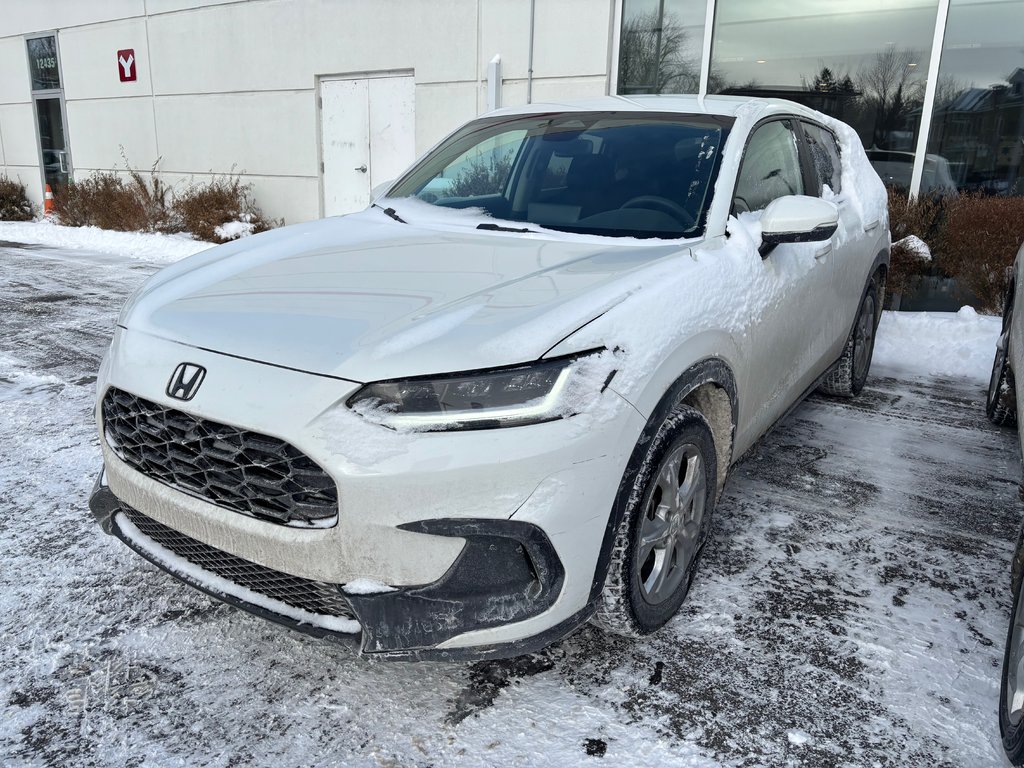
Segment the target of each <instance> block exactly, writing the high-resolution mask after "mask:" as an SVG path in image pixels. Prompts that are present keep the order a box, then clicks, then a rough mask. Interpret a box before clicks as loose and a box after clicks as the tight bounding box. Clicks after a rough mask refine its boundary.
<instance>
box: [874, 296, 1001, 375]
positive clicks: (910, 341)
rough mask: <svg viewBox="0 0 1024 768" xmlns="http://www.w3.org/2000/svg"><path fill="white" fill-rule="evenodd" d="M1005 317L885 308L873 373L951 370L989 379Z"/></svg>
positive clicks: (965, 310) (970, 311)
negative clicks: (896, 310)
mask: <svg viewBox="0 0 1024 768" xmlns="http://www.w3.org/2000/svg"><path fill="white" fill-rule="evenodd" d="M1001 327H1002V321H1001V320H1000V318H998V317H988V316H985V315H979V314H978V313H977V312H975V311H974V310H973V309H972V308H971V307H964V308H963V309H961V310H960V311H959V312H883V313H882V322H881V324H880V325H879V326H878V336H877V338H876V340H875V356H874V360H873V362H872V365H871V372H872V373H873V374H887V375H894V374H895V375H904V376H906V375H907V374H909V375H911V376H914V377H918V378H924V377H932V376H947V377H956V378H964V379H969V380H971V381H975V382H978V383H986V382H988V377H989V373H990V372H991V370H992V358H993V356H994V355H995V351H996V340H997V339H998V338H999V332H1000V329H1001Z"/></svg>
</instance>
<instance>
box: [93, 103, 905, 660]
mask: <svg viewBox="0 0 1024 768" xmlns="http://www.w3.org/2000/svg"><path fill="white" fill-rule="evenodd" d="M888 254H889V228H888V218H887V213H886V198H885V192H884V189H883V187H882V184H881V182H880V180H879V178H878V176H877V175H876V174H875V172H874V171H873V170H872V169H871V165H870V164H869V162H868V160H867V158H866V157H865V154H864V151H863V149H862V148H861V146H860V143H859V141H858V140H857V136H856V134H855V133H854V132H853V131H852V130H851V129H850V128H848V127H847V126H845V125H843V124H842V123H838V122H836V121H834V120H832V119H830V118H827V117H825V116H824V115H821V114H818V113H817V112H814V111H812V110H809V109H806V108H804V107H801V106H799V105H797V104H793V103H789V102H784V101H774V100H750V99H739V98H727V97H709V98H704V99H698V98H696V97H684V96H660V97H658V96H652V97H635V98H616V97H607V98H602V99H597V100H593V101H587V102H580V103H574V104H557V105H532V106H529V107H522V108H515V109H506V110H501V111H498V112H493V113H491V114H488V115H486V116H484V117H482V118H480V119H478V120H474V121H473V122H470V123H468V124H467V125H465V126H463V127H462V128H460V129H459V130H457V131H456V132H455V133H453V134H452V135H451V136H449V137H448V138H447V139H445V140H444V141H442V142H441V143H440V144H439V145H438V146H437V147H435V148H434V149H433V150H431V151H430V152H429V153H428V154H427V155H426V156H425V157H424V158H423V159H421V160H420V161H419V162H417V163H416V164H415V165H414V166H413V167H412V168H411V169H410V170H409V171H408V172H407V173H406V174H405V175H404V176H403V177H402V178H400V179H399V180H398V181H397V182H395V183H393V184H392V185H391V186H390V187H389V188H388V189H387V190H386V192H384V193H383V194H382V195H380V196H379V197H378V198H377V199H376V201H375V202H374V204H373V205H372V206H371V207H369V208H367V209H366V210H365V211H362V212H360V213H357V214H353V215H351V216H345V217H341V218H330V219H326V220H322V221H316V222H313V223H309V224H300V225H296V226H291V227H286V228H284V229H279V230H276V231H273V232H268V233H266V234H262V235H258V236H256V237H252V238H247V239H245V240H241V241H238V242H235V243H231V244H229V245H224V246H221V247H219V248H214V249H212V250H209V251H206V252H204V253H201V254H199V255H196V256H193V257H191V258H189V259H186V260H185V261H182V262H180V263H178V264H175V265H174V266H171V267H169V268H167V269H164V270H163V271H161V272H160V273H158V274H157V275H155V276H154V277H152V278H151V279H150V280H149V281H148V282H147V283H146V284H145V285H144V286H143V287H142V288H141V289H140V290H139V291H138V292H137V293H136V294H135V295H134V296H133V297H132V298H131V299H130V300H129V302H128V303H127V305H126V306H125V308H124V310H123V311H122V313H121V316H120V318H119V319H118V322H117V329H116V331H115V334H114V339H113V342H112V344H111V347H110V351H109V353H108V354H107V356H106V358H105V359H104V362H103V364H102V368H101V371H100V375H99V380H98V383H97V389H98V399H97V406H96V417H97V420H98V423H99V430H100V436H101V445H102V450H103V461H104V471H103V473H102V474H101V475H100V478H99V479H98V480H97V484H96V488H95V490H94V493H93V495H92V498H91V501H90V507H91V508H92V510H93V513H94V514H95V516H96V517H97V518H98V520H99V522H100V523H101V525H102V526H103V528H104V530H106V531H107V532H109V533H113V534H115V535H116V536H118V537H119V538H121V539H122V540H123V541H124V542H125V543H126V544H128V545H129V546H130V547H132V548H133V549H135V550H136V551H137V552H139V553H140V554H141V555H143V556H144V557H146V558H148V559H149V560H151V561H153V562H154V563H156V564H157V565H159V566H160V567H162V568H164V569H166V570H167V571H169V572H170V573H172V574H174V575H175V576H177V577H179V578H181V579H183V580H185V581H186V582H189V583H190V584H192V585H193V586H195V587H198V588H199V589H202V590H204V591H206V592H208V593H210V594H212V595H214V596H216V597H218V598H220V599H222V600H225V601H227V602H229V603H232V604H234V605H237V606H239V607H241V608H244V609H246V610H249V611H252V612H254V613H257V614H260V615H263V616H265V617H267V618H270V619H273V620H275V621H280V622H283V623H286V624H289V625H291V626H293V627H295V628H296V629H300V630H303V631H306V632H310V633H312V634H315V635H318V636H326V637H332V638H338V637H344V636H351V635H354V634H358V635H359V636H361V650H362V652H363V653H366V654H372V655H374V656H380V657H387V658H412V659H415V658H432V659H459V658H481V657H498V656H511V655H516V654H519V653H524V652H527V651H530V650H534V649H537V648H540V647H542V646H544V645H546V644H548V643H550V642H552V641H553V640H555V639H557V638H559V637H562V636H563V635H565V634H566V633H568V632H570V631H572V630H573V629H574V628H576V627H578V626H579V625H581V624H582V623H584V622H586V621H588V620H592V621H594V622H596V623H597V624H599V625H600V626H602V627H605V628H607V629H609V630H611V631H614V632H618V633H622V634H627V635H640V634H644V633H649V632H652V631H654V630H656V629H658V628H659V627H661V626H662V625H663V624H665V623H666V622H667V621H668V620H669V619H670V618H671V617H672V616H673V615H674V614H675V613H676V611H677V609H678V608H679V606H680V604H681V603H682V601H683V599H684V597H685V596H686V593H687V590H688V589H689V586H690V583H691V581H692V579H693V576H694V572H695V568H696V564H697V562H698V559H699V556H700V553H701V549H702V547H703V546H704V544H705V542H706V541H707V539H708V533H709V531H710V528H711V514H712V509H713V508H714V506H715V502H716V499H717V497H718V495H719V494H720V492H721V489H722V486H723V484H724V481H725V478H726V475H727V473H728V471H729V468H730V466H731V465H732V464H733V463H734V462H735V461H736V460H737V459H738V457H740V456H741V455H742V454H743V453H744V452H745V451H747V450H748V449H749V448H750V447H751V445H752V444H753V443H754V442H755V441H756V440H757V439H758V438H759V437H761V436H762V435H763V434H765V432H766V431H767V430H768V429H770V428H771V427H772V425H773V424H775V423H776V422H777V421H778V420H779V419H781V418H782V417H783V416H784V415H785V414H786V413H787V412H788V411H789V410H790V409H791V408H793V407H794V406H795V405H796V404H797V403H799V402H800V400H801V398H803V397H804V396H805V395H806V394H808V393H809V392H811V391H813V390H814V389H815V388H821V389H824V390H825V391H826V392H829V393H832V394H837V395H844V396H852V395H855V394H857V392H858V391H859V390H860V388H861V387H862V386H863V384H864V380H865V378H866V376H867V372H868V367H869V365H870V362H871V352H872V343H873V338H874V332H875V327H876V324H877V320H878V317H879V313H880V308H881V302H882V297H883V291H884V284H885V275H886V270H887V268H888V259H889V255H888Z"/></svg>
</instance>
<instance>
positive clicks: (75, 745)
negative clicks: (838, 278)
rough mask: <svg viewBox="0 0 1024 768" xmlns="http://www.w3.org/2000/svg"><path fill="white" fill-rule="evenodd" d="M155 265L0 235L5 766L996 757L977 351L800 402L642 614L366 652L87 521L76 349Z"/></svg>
mask: <svg viewBox="0 0 1024 768" xmlns="http://www.w3.org/2000/svg"><path fill="white" fill-rule="evenodd" d="M156 266H157V265H155V264H151V263H147V262H144V261H132V260H125V259H123V258H122V259H115V258H112V257H100V256H96V255H91V254H89V253H87V252H84V251H67V252H57V251H53V250H48V249H45V248H4V247H0V444H2V445H3V451H2V452H0V508H2V510H3V516H2V518H0V520H2V522H0V526H2V531H3V537H2V544H0V547H2V552H0V562H2V563H3V568H2V570H0V631H2V642H0V701H2V702H3V718H2V720H0V764H3V765H5V766H7V765H39V766H71V765H87V764H88V765H111V766H114V765H117V766H124V765H132V766H140V765H143V764H145V765H155V766H196V765H210V766H240V765H267V766H275V767H276V766H307V765H317V766H334V765H339V766H340V765H344V766H448V765H458V766H463V765H466V766H474V765H481V766H491V765H501V766H520V765H521V766H532V765H557V766H563V765H580V764H582V765H595V766H596V765H615V766H630V765H638V766H639V765H643V766H712V765H729V766H755V765H768V766H790V765H792V766H813V767H814V768H819V767H826V768H827V767H828V766H847V765H850V766H874V765H877V766H971V768H974V767H977V766H997V765H1002V762H1001V756H1000V755H1001V753H1000V749H999V743H998V727H997V723H996V698H997V695H998V688H999V664H1000V660H1001V656H1002V645H1003V638H1004V634H1005V630H1006V622H1007V618H1008V613H1009V589H1008V583H1009V559H1010V554H1011V548H1012V542H1013V540H1014V537H1015V536H1016V531H1017V527H1018V524H1019V520H1020V515H1021V505H1020V503H1019V501H1018V495H1017V489H1018V481H1019V480H1020V468H1019V463H1018V458H1017V457H1018V450H1017V445H1016V440H1015V436H1014V434H1013V433H1012V432H1010V431H1005V430H998V429H995V428H993V427H991V426H989V425H988V423H987V422H986V421H985V418H984V408H983V401H984V391H983V390H984V387H983V385H982V384H980V383H979V382H978V380H977V379H978V378H979V376H976V377H975V380H965V379H962V378H958V379H929V378H920V377H914V376H902V375H900V377H894V376H893V372H894V371H896V370H898V367H897V368H893V367H892V366H886V367H883V368H882V369H881V372H882V375H881V376H875V377H873V378H872V379H871V380H870V381H869V386H868V388H867V389H866V390H865V392H864V393H863V395H862V396H861V397H860V398H859V399H857V400H855V401H852V402H840V401H835V400H827V399H822V398H812V399H811V400H810V401H808V402H807V403H806V404H804V405H803V406H802V407H801V408H800V409H799V410H797V411H796V412H795V414H794V415H793V416H791V417H790V418H789V419H788V420H787V421H786V422H785V423H784V424H783V425H782V426H781V427H780V428H779V429H778V430H776V431H775V432H774V433H773V434H772V435H770V436H769V437H768V438H767V439H766V440H765V441H763V442H762V444H761V445H760V446H759V447H758V448H757V449H756V450H755V451H754V452H753V453H752V455H750V456H749V457H748V458H747V459H746V460H745V461H744V462H743V463H742V464H741V465H740V466H739V467H738V468H737V469H736V470H735V473H734V474H733V476H732V479H731V481H730V482H729V485H728V487H727V489H726V494H725V497H724V499H723V501H722V503H721V504H720V506H719V508H718V510H717V519H716V524H715V534H714V538H713V540H712V541H711V543H710V545H709V549H708V551H707V553H706V555H705V560H704V567H703V570H702V571H701V573H700V575H699V576H698V578H697V580H696V582H695V584H694V587H693V590H692V592H691V596H690V599H689V601H688V603H687V605H686V606H685V607H684V609H683V611H682V613H681V615H680V616H679V617H678V618H676V619H675V620H674V621H673V622H672V623H671V624H670V625H669V626H668V627H667V628H666V629H665V630H664V631H662V632H660V633H658V634H657V635H655V636H653V637H650V638H647V639H645V640H642V641H638V642H633V641H626V640H622V639H617V638H609V637H607V636H604V635H602V634H601V633H599V632H597V631H595V630H592V629H589V628H587V629H584V630H582V631H581V632H579V633H578V634H576V635H574V636H573V637H571V638H569V639H568V640H566V641H564V642H562V643H560V644H558V645H556V646H555V647H553V648H551V649H550V650H549V651H547V652H545V653H543V654H538V655H535V656H531V657H526V658H521V659H516V660H513V661H509V662H490V663H481V664H469V665H440V664H420V665H415V664H387V663H372V662H369V661H366V660H363V659H360V658H358V657H356V656H355V654H354V653H353V651H352V650H351V649H350V648H348V647H347V646H338V645H331V644H324V643H320V642H318V641H315V640H313V639H311V638H308V637H306V636H303V635H300V634H298V633H294V632H290V631H288V630H286V629H283V628H280V627H277V626H275V625H273V624H269V623H267V622H265V621H262V620H260V619H257V618H255V617H251V616H248V615H247V614H244V613H240V612H238V611H236V610H234V609H232V608H229V607H226V606H223V605H219V604H217V603H214V602H212V601H211V600H210V599H209V598H207V597H205V596H204V595H202V594H200V593H198V592H195V591H194V590H191V589H189V588H188V587H186V586H184V585H181V584H179V583H178V582H176V581H175V580H173V579H172V578H171V577H169V576H167V575H165V574H163V573H162V572H160V571H158V570H157V569H155V568H154V567H152V566H150V565H148V564H147V563H145V562H144V561H143V560H141V559H140V558H139V557H138V556H136V555H135V554H134V553H132V552H130V551H129V550H128V549H127V548H126V547H125V546H124V545H123V544H121V543H120V542H118V541H116V540H114V539H112V538H110V537H107V536H104V535H103V534H102V533H101V532H100V531H99V529H98V528H97V527H96V526H95V524H94V523H93V522H92V521H91V519H90V517H89V514H88V512H87V509H86V497H87V494H88V491H89V489H90V487H91V484H92V481H93V477H94V474H95V472H96V471H97V469H98V464H99V450H98V447H97V441H96V436H95V434H94V432H93V427H92V418H91V414H90V411H91V404H92V397H93V374H94V372H95V370H96V368H97V366H98V363H99V358H100V355H101V354H102V351H103V349H104V347H105V346H106V343H107V339H108V336H109V334H110V331H111V328H112V326H113V322H114V319H115V317H116V313H117V311H118V308H119V307H120V304H121V302H122V301H123V299H124V297H125V296H126V295H127V293H128V292H129V291H130V290H131V289H132V288H133V287H134V286H135V285H137V284H138V283H140V282H141V281H142V279H143V278H144V277H145V276H146V275H147V274H148V273H149V272H151V271H152V270H153V269H155V268H156ZM890 325H891V322H890V323H888V324H886V325H883V327H882V331H881V336H882V339H883V341H884V339H885V334H886V333H887V328H888V327H889V326H890ZM955 328H956V326H952V325H951V326H948V327H944V328H943V329H942V331H941V332H942V333H943V334H946V339H945V340H946V341H949V336H950V335H951V334H954V333H955ZM894 332H895V331H893V333H894ZM901 332H902V333H904V336H906V335H907V333H910V334H911V336H910V337H908V338H911V339H912V338H913V334H915V333H916V334H919V335H920V336H921V338H920V339H919V341H920V344H922V345H926V346H931V347H935V348H937V349H941V344H940V342H942V341H944V340H943V339H942V338H930V337H928V334H929V333H935V332H936V331H935V326H934V324H933V325H929V324H924V325H922V327H921V328H919V329H917V330H916V331H915V330H913V329H911V331H907V328H906V326H905V325H904V327H903V331H901ZM993 340H994V337H993ZM953 341H955V339H954V340H953ZM951 343H952V342H951ZM897 362H898V361H897ZM980 377H981V378H983V377H984V371H982V372H981V373H980Z"/></svg>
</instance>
